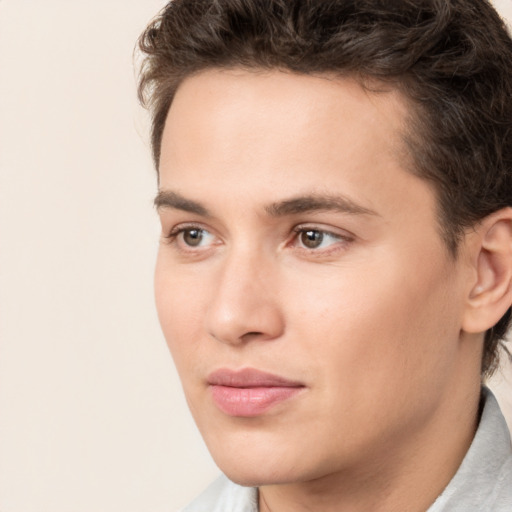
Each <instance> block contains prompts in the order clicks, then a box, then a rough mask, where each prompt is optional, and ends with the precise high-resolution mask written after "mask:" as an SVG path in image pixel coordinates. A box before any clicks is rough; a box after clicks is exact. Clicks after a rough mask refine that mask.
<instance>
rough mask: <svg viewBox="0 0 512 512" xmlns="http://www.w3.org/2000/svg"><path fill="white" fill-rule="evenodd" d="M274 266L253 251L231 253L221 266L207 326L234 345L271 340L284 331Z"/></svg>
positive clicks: (211, 333)
mask: <svg viewBox="0 0 512 512" xmlns="http://www.w3.org/2000/svg"><path fill="white" fill-rule="evenodd" d="M275 277H276V276H275V273H274V271H273V266H272V264H270V263H269V262H268V261H267V262H266V261H264V260H263V258H261V257H258V256H257V255H256V256H251V255H245V256H244V255H240V254H238V255H235V254H233V255H232V256H231V257H228V258H227V259H226V260H225V261H224V262H223V264H222V267H221V269H220V270H219V274H218V279H217V281H216V283H215V284H216V288H215V290H214V291H213V294H212V300H211V302H210V305H209V308H208V311H207V314H206V323H207V330H208V332H209V334H210V336H212V337H213V338H214V339H216V340H218V341H221V342H223V343H227V344H231V345H239V344H244V343H246V342H248V341H250V340H260V341H269V340H273V339H276V338H278V337H280V336H281V335H282V334H283V332H284V327H285V323H284V316H283V312H282V309H281V307H280V303H279V296H278V295H279V293H278V289H277V287H278V285H277V279H276V278H275Z"/></svg>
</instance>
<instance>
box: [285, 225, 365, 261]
mask: <svg viewBox="0 0 512 512" xmlns="http://www.w3.org/2000/svg"><path fill="white" fill-rule="evenodd" d="M307 231H318V232H319V233H322V234H323V235H327V236H330V237H332V238H334V239H335V241H334V242H333V243H331V244H329V245H328V246H327V247H324V248H308V247H303V246H301V245H299V241H298V237H299V236H300V234H301V233H305V232H307ZM355 238H356V237H355V235H353V234H352V233H350V232H348V231H346V230H337V229H334V228H332V227H327V226H321V225H318V224H309V223H304V224H299V225H297V226H295V227H294V228H293V237H292V239H291V240H290V242H289V243H290V245H291V246H292V247H293V248H295V249H297V250H299V251H304V252H307V253H308V254H312V255H318V256H320V255H327V254H329V253H331V252H337V251H339V250H343V249H344V248H346V245H347V244H349V243H351V242H353V241H354V240H355Z"/></svg>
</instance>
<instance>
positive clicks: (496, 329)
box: [139, 0, 512, 375]
mask: <svg viewBox="0 0 512 512" xmlns="http://www.w3.org/2000/svg"><path fill="white" fill-rule="evenodd" d="M140 48H141V50H142V52H143V53H144V54H145V55H146V57H145V60H144V64H143V67H142V73H141V80H140V85H139V95H140V98H141V99H142V101H143V103H144V104H146V105H147V106H148V107H150V108H151V110H152V116H153V123H152V135H151V141H152V148H153V157H154V162H155V165H156V168H157V170H158V168H159V159H160V152H161V144H162V134H163V131H164V127H165V121H166V119H167V114H168V111H169V108H170V106H171V103H172V101H173V98H174V96H175V93H176V91H177V89H178V87H179V85H180V84H181V83H182V82H183V81H184V79H185V78H186V77H190V76H192V75H194V74H196V73H198V72H200V71H204V70H207V69H211V68H219V69H233V68H241V69H252V70H271V69H282V70H287V71H290V72H293V73H298V74H306V75H307V74H309V75H315V74H323V73H328V74H330V75H336V76H343V77H347V76H350V77H353V78H354V79H356V80H357V81H358V82H359V83H361V84H362V85H363V86H366V87H369V88H379V87H381V88H382V87H384V88H393V89H395V90H398V91H400V93H401V94H402V95H403V96H404V98H406V99H407V102H408V106H409V108H410V112H409V118H408V124H409V126H408V129H407V131H406V133H404V138H405V142H406V144H407V146H408V149H409V151H410V155H411V157H412V159H413V165H411V166H410V170H411V172H413V173H415V174H416V175H417V176H419V177H421V178H423V179H425V180H426V181H428V182H430V183H431V184H432V186H433V187H434V189H435V192H436V196H437V213H438V222H439V228H440V230H441V233H442V236H443V240H444V241H445V243H446V247H447V250H448V251H449V252H450V253H451V254H452V255H453V256H454V257H456V255H457V248H458V243H459V241H460V239H461V237H462V236H463V234H464V232H465V230H466V229H467V228H470V227H471V226H473V225H474V224H476V223H477V222H479V221H480V220H481V219H483V218H485V217H486V216H487V215H489V214H491V213H493V212H495V211H497V210H499V209H501V208H504V207H506V206H511V205H512V178H511V168H512V130H511V125H512V101H511V100H510V98H511V97H512V65H511V64H512V62H511V61H512V42H511V40H510V38H509V36H508V34H507V31H506V28H505V26H504V23H503V21H502V20H501V19H500V18H499V16H498V15H497V13H496V12H495V11H494V9H493V8H492V6H491V5H490V4H489V3H488V2H487V1H482V0H470V1H466V2H458V1H449V2H447V1H445V0H426V1H420V2H418V1H416V0H414V1H412V0H403V1H401V2H391V3H387V4H386V3H383V2H379V1H374V2H372V1H370V2H364V3H361V2H354V1H339V2H316V1H309V2H287V1H284V0H283V1H276V0H268V1H262V2H250V1H240V0H230V1H226V2H216V1H211V0H202V1H197V2H186V1H173V2H170V3H169V4H168V5H167V7H166V8H165V9H164V10H163V11H162V13H161V15H160V16H158V17H157V18H156V19H155V20H154V21H153V23H152V24H151V25H150V26H149V27H148V28H147V29H146V31H145V32H144V34H143V35H142V36H141V38H140ZM510 319H511V310H510V309H509V310H508V311H507V313H506V314H505V315H504V316H503V317H502V318H501V319H500V320H499V322H498V323H497V324H496V325H495V326H493V328H492V329H490V330H489V331H488V332H487V333H486V335H485V346H484V352H483V359H482V374H483V375H490V374H491V373H492V371H493V370H494V369H495V365H496V362H497V359H498V349H499V346H500V342H501V341H502V340H503V338H504V337H505V334H506V332H507V329H508V326H509V323H510Z"/></svg>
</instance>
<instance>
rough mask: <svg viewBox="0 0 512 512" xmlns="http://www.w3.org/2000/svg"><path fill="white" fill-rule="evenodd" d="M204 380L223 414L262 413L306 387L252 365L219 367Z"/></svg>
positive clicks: (250, 415) (247, 415)
mask: <svg viewBox="0 0 512 512" xmlns="http://www.w3.org/2000/svg"><path fill="white" fill-rule="evenodd" d="M207 380H208V385H209V389H210V392H211V395H212V398H213V401H214V403H215V405H216V406H217V407H218V408H219V409H220V410H221V411H222V412H224V413H225V414H227V415H229V416H239V417H253V416H259V415H262V414H264V413H266V412H267V411H268V410H270V409H271V408H273V407H274V406H276V405H278V404H279V403H282V402H284V401H287V400H289V399H291V398H293V397H294V396H296V395H297V394H299V393H300V392H301V391H302V390H303V389H304V388H305V386H304V384H302V383H300V382H297V381H292V380H288V379H286V378H284V377H281V376H279V375H273V374H270V373H266V372H262V371H260V370H255V369H253V368H246V369H243V370H238V371H233V370H228V369H220V370H217V371H215V372H213V373H211V374H210V375H209V376H208V379H207Z"/></svg>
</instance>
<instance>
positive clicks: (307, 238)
mask: <svg viewBox="0 0 512 512" xmlns="http://www.w3.org/2000/svg"><path fill="white" fill-rule="evenodd" d="M301 238H302V243H303V244H304V245H305V246H306V247H308V248H309V249H315V248H316V247H319V246H320V245H321V244H322V240H323V238H324V235H323V233H321V232H320V231H314V230H310V231H304V232H303V233H302V237H301Z"/></svg>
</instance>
